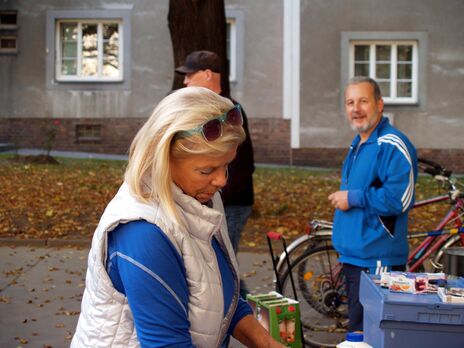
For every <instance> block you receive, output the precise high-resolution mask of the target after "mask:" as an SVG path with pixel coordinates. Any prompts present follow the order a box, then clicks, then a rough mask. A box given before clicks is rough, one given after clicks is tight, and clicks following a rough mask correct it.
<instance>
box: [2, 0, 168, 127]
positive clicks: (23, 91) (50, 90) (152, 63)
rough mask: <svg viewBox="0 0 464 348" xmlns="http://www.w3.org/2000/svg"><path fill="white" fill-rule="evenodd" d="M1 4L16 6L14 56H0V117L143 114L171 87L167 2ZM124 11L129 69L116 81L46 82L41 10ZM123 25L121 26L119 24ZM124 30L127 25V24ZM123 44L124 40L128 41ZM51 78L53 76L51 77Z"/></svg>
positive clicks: (71, 0)
mask: <svg viewBox="0 0 464 348" xmlns="http://www.w3.org/2000/svg"><path fill="white" fill-rule="evenodd" d="M46 3H47V4H46V5H45V4H43V2H38V1H37V2H35V1H17V2H16V1H14V2H11V1H8V2H5V1H3V2H1V3H0V8H5V9H11V8H13V9H18V10H19V11H18V27H19V28H18V48H19V49H18V54H17V55H9V56H4V55H2V56H0V66H1V67H0V92H1V96H0V106H1V107H0V117H54V118H67V117H70V118H71V117H77V118H87V117H101V118H109V117H116V118H131V117H134V118H135V117H148V116H149V114H150V113H151V111H152V109H153V108H154V106H155V105H156V104H157V103H158V102H159V100H161V99H162V98H163V97H164V96H165V95H166V94H167V93H168V92H169V90H170V88H171V85H172V73H173V57H172V49H171V41H170V35H169V30H168V26H167V14H168V5H169V2H168V1H167V0H166V1H157V2H156V4H154V3H153V2H151V1H134V2H133V5H132V4H128V2H127V1H112V0H111V1H91V0H69V1H66V2H64V1H60V0H48V1H47V2H46ZM51 10H55V11H65V10H103V11H108V10H125V11H129V12H130V19H131V26H130V31H131V39H130V44H131V50H130V52H129V53H130V60H131V64H130V71H125V74H124V76H125V82H127V80H128V79H129V80H130V81H129V83H128V84H127V83H126V85H125V86H123V88H121V86H120V85H121V84H120V83H105V84H98V83H81V84H76V83H60V84H56V85H52V86H50V83H47V79H46V73H47V65H46V61H47V54H48V55H51V54H54V52H48V53H47V52H46V48H47V47H48V46H47V32H46V26H47V11H51ZM125 29H126V28H125ZM127 29H129V28H127ZM128 43H129V42H125V43H124V44H128ZM51 76H53V74H52V75H51Z"/></svg>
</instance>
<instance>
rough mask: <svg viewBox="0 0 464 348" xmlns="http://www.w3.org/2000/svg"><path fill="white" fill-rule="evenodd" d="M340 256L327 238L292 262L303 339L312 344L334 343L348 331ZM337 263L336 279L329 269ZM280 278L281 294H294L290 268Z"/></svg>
mask: <svg viewBox="0 0 464 348" xmlns="http://www.w3.org/2000/svg"><path fill="white" fill-rule="evenodd" d="M337 258H338V254H337V252H336V251H335V250H334V249H333V247H332V245H331V244H329V243H328V242H327V244H326V245H324V246H321V245H319V246H316V247H315V248H313V249H310V250H307V251H306V252H305V253H304V254H302V255H300V256H299V257H298V258H297V259H296V260H295V261H294V262H292V263H291V272H292V276H293V279H294V281H295V282H296V284H295V290H296V292H297V298H298V300H299V302H300V313H301V322H302V326H303V332H304V339H305V342H306V343H307V344H308V345H310V346H312V347H335V345H336V344H337V343H340V342H341V341H343V340H344V339H345V335H346V332H347V327H348V318H347V317H348V304H347V302H348V301H347V296H346V293H345V283H344V278H343V273H342V272H341V267H340V264H339V263H338V261H337ZM336 265H338V266H337V267H338V274H337V275H336V278H337V279H335V278H334V277H333V275H331V273H330V270H331V269H332V271H333V268H334V267H335V266H336ZM280 281H281V285H282V295H284V296H286V297H291V298H293V297H294V294H293V290H292V286H291V277H290V270H288V269H287V270H285V272H284V274H283V275H282V277H281V278H280Z"/></svg>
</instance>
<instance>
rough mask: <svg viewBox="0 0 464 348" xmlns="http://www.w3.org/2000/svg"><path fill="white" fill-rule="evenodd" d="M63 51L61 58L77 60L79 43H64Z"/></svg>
mask: <svg viewBox="0 0 464 348" xmlns="http://www.w3.org/2000/svg"><path fill="white" fill-rule="evenodd" d="M62 49H63V51H62V53H61V56H62V57H63V58H75V57H77V42H64V43H63V48H62Z"/></svg>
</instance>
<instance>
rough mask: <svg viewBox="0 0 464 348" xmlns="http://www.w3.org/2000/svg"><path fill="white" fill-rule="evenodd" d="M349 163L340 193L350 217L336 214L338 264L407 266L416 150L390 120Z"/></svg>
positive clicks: (354, 148)
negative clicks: (345, 195) (344, 198)
mask: <svg viewBox="0 0 464 348" xmlns="http://www.w3.org/2000/svg"><path fill="white" fill-rule="evenodd" d="M360 140H361V138H360V137H359V135H358V136H356V137H355V139H354V140H353V143H352V144H351V146H350V149H349V152H348V155H347V156H346V158H345V161H344V163H343V169H342V182H341V185H340V190H348V204H349V206H350V209H349V210H347V211H341V210H336V211H335V217H334V228H333V245H334V247H335V249H336V250H337V251H338V252H339V254H340V262H343V263H349V264H352V265H355V266H360V267H375V266H376V264H377V260H381V262H382V265H385V266H393V265H404V264H405V263H406V261H407V258H408V250H409V247H408V241H407V233H408V211H409V209H410V208H411V207H412V206H413V204H414V186H415V183H416V179H417V157H416V149H415V148H414V146H413V145H412V144H411V142H410V141H409V140H408V138H407V137H406V136H405V135H404V134H403V133H401V132H400V131H399V130H397V129H396V128H394V127H393V126H391V125H390V123H389V121H388V119H387V118H386V117H382V119H381V121H380V123H379V124H378V125H377V127H376V128H375V130H374V131H373V132H372V134H371V135H370V137H369V139H368V140H367V141H366V142H364V143H363V144H360Z"/></svg>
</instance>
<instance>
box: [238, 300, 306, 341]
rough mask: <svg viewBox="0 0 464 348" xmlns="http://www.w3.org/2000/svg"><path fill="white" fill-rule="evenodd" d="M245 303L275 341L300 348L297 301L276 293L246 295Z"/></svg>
mask: <svg viewBox="0 0 464 348" xmlns="http://www.w3.org/2000/svg"><path fill="white" fill-rule="evenodd" d="M247 301H248V303H249V304H250V306H251V308H252V309H253V313H254V315H255V317H256V319H257V320H258V321H259V322H260V323H261V325H262V326H263V327H264V328H265V329H266V330H267V331H268V332H269V333H270V335H271V336H272V337H273V338H274V339H275V340H277V341H278V342H280V343H282V344H284V345H286V346H287V347H292V348H299V347H301V346H302V344H301V321H300V307H299V303H298V302H297V301H295V300H292V299H289V298H286V297H283V296H282V295H280V294H279V293H277V292H270V293H268V294H260V295H251V294H248V295H247Z"/></svg>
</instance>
